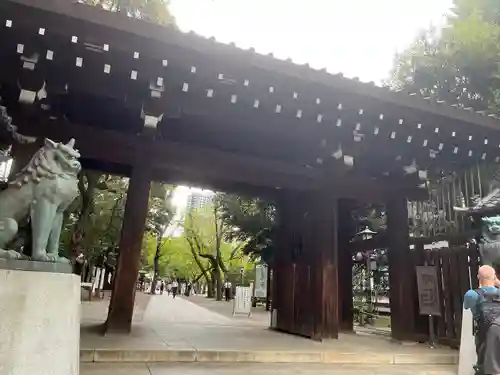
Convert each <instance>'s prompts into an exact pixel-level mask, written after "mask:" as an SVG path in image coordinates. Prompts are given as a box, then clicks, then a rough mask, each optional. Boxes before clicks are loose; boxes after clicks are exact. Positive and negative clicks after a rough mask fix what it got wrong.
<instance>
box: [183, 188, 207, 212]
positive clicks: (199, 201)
mask: <svg viewBox="0 0 500 375" xmlns="http://www.w3.org/2000/svg"><path fill="white" fill-rule="evenodd" d="M212 198H213V194H211V192H210V194H208V193H207V192H204V191H194V192H191V194H189V196H188V201H187V206H186V212H193V211H195V210H198V209H200V208H201V207H203V206H204V205H206V204H208V203H210V202H211V201H212Z"/></svg>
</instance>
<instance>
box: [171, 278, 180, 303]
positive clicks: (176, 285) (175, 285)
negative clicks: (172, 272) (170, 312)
mask: <svg viewBox="0 0 500 375" xmlns="http://www.w3.org/2000/svg"><path fill="white" fill-rule="evenodd" d="M178 289H179V283H178V282H177V280H174V281H173V282H172V297H173V298H174V299H175V296H176V295H177V292H178Z"/></svg>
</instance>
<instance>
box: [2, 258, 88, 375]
mask: <svg viewBox="0 0 500 375" xmlns="http://www.w3.org/2000/svg"><path fill="white" fill-rule="evenodd" d="M79 352H80V277H79V276H77V275H74V274H72V273H71V266H69V265H63V264H50V263H42V262H29V261H12V260H3V259H0V375H33V374H40V375H75V374H76V375H78V373H79V358H80V353H79Z"/></svg>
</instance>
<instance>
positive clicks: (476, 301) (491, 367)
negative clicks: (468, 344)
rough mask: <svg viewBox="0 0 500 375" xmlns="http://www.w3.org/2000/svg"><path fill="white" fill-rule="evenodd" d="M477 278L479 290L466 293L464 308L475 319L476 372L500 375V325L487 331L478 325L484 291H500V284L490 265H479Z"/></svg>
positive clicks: (484, 374)
mask: <svg viewBox="0 0 500 375" xmlns="http://www.w3.org/2000/svg"><path fill="white" fill-rule="evenodd" d="M477 278H478V280H479V293H478V290H477V289H476V290H474V289H472V290H469V291H468V292H467V293H465V297H464V308H465V309H470V310H471V312H472V315H473V316H474V321H475V323H476V324H475V326H476V327H475V329H474V335H475V344H476V353H477V365H476V374H481V375H500V326H498V325H495V324H494V325H492V326H491V327H489V328H488V330H487V332H480V331H478V329H480V327H478V325H477V319H478V318H479V308H480V304H481V303H482V302H483V300H484V297H482V296H481V295H480V294H483V293H498V292H499V289H498V288H497V287H498V286H499V284H500V282H499V281H498V279H497V277H496V273H495V270H494V269H493V267H490V266H481V267H479V270H478V273H477Z"/></svg>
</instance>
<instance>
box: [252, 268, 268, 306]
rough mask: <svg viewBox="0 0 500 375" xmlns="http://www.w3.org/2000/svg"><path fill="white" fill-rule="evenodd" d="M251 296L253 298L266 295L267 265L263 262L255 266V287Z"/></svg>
mask: <svg viewBox="0 0 500 375" xmlns="http://www.w3.org/2000/svg"><path fill="white" fill-rule="evenodd" d="M253 296H254V297H255V298H266V297H267V265H265V264H258V265H256V266H255V289H254V292H253Z"/></svg>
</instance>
